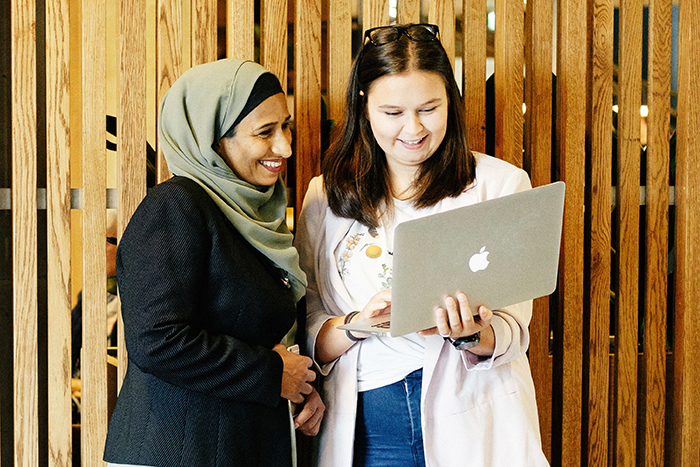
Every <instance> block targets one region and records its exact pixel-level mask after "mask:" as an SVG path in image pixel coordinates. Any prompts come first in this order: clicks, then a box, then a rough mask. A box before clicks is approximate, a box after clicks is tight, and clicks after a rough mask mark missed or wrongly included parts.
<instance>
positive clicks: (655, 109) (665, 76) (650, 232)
mask: <svg viewBox="0 0 700 467" xmlns="http://www.w3.org/2000/svg"><path fill="white" fill-rule="evenodd" d="M671 8H672V2H671V0H651V1H650V2H649V47H648V48H649V58H648V63H649V65H648V67H647V70H648V71H647V76H648V78H647V80H648V81H647V82H648V84H647V102H648V107H649V116H648V118H647V127H648V130H647V143H648V146H647V161H646V162H647V164H646V169H647V171H646V217H645V218H646V232H645V239H646V263H645V265H644V275H645V277H646V287H645V288H644V315H645V317H644V322H645V330H644V348H643V358H644V369H645V373H644V374H640V378H641V382H642V387H643V388H644V391H643V393H642V394H640V401H639V406H640V410H641V416H640V424H639V426H638V427H637V432H638V433H640V435H639V436H638V442H639V443H641V444H642V445H643V446H644V448H643V451H642V450H637V452H643V454H642V459H641V460H643V464H642V463H641V462H638V465H644V466H647V467H652V466H657V465H663V464H664V454H665V446H664V444H665V443H662V442H659V441H660V440H663V439H665V426H664V422H665V419H666V417H665V414H666V335H667V334H666V333H667V329H666V314H667V309H668V306H667V291H668V269H669V260H668V250H669V248H668V241H669V227H668V221H669V207H668V204H669V195H668V190H669V167H670V148H669V141H668V134H669V123H670V109H669V105H668V103H669V101H670V94H671V92H670V91H671V69H670V67H669V66H668V64H669V63H670V62H671ZM640 428H641V429H640Z"/></svg>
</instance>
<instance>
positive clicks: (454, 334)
mask: <svg viewBox="0 0 700 467" xmlns="http://www.w3.org/2000/svg"><path fill="white" fill-rule="evenodd" d="M478 311H479V314H478V315H472V312H471V309H470V308H469V301H468V300H467V296H466V295H465V294H464V293H462V292H458V293H457V299H456V300H455V298H454V297H452V296H447V297H445V308H442V307H436V308H435V322H436V323H437V326H435V327H433V328H429V329H425V330H423V331H418V334H420V335H422V336H429V335H433V334H440V335H441V336H442V337H449V338H450V339H459V338H460V337H467V336H473V335H474V334H476V333H480V339H479V345H477V346H475V347H472V348H470V349H469V350H470V351H471V352H472V353H474V354H476V355H481V356H489V355H491V354H493V349H494V347H495V338H494V334H493V328H492V327H491V319H492V318H493V312H492V311H491V310H490V309H488V308H487V307H485V306H483V305H481V306H480V307H479V309H478Z"/></svg>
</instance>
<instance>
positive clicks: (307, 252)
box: [294, 177, 343, 375]
mask: <svg viewBox="0 0 700 467" xmlns="http://www.w3.org/2000/svg"><path fill="white" fill-rule="evenodd" d="M327 206H328V202H327V201H326V197H325V194H324V192H323V179H322V178H321V177H316V178H314V179H312V180H311V183H310V184H309V189H308V191H307V192H306V197H305V198H304V204H303V207H302V210H301V212H300V214H299V221H298V224H297V230H296V235H295V239H294V245H295V246H296V248H297V250H298V251H299V264H300V266H301V269H302V270H303V271H304V273H305V274H306V278H307V281H308V285H307V287H306V331H307V332H306V337H307V342H306V345H307V350H308V352H309V356H310V357H311V358H312V359H313V361H314V364H315V366H316V369H317V370H319V371H320V372H321V374H323V375H327V374H328V372H329V371H330V369H331V368H332V367H333V365H334V363H335V362H331V363H329V364H326V365H320V364H319V363H318V362H317V361H316V338H317V337H318V333H319V331H320V330H321V327H322V326H323V324H324V323H325V322H326V321H328V320H329V319H331V318H333V317H334V316H337V315H341V314H343V312H342V311H340V310H339V309H338V310H336V315H334V314H331V313H329V312H328V311H327V310H326V307H325V306H324V301H323V299H322V293H323V288H324V283H323V279H324V278H323V274H322V272H321V271H320V270H319V268H320V267H321V261H326V259H325V257H323V258H321V257H320V255H324V254H325V248H324V247H323V245H324V244H325V241H326V238H325V232H326V226H325V215H326V208H327ZM327 302H329V303H327V304H328V305H329V306H333V305H335V303H333V302H332V301H328V300H327Z"/></svg>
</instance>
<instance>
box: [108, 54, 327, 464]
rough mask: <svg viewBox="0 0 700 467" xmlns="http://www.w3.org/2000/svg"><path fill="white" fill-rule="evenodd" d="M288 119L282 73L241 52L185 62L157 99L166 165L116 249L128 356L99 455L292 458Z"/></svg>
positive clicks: (306, 416) (301, 377) (149, 460)
mask: <svg viewBox="0 0 700 467" xmlns="http://www.w3.org/2000/svg"><path fill="white" fill-rule="evenodd" d="M290 119H291V117H290V114H289V110H288V109H287V100H286V97H285V95H284V92H283V91H282V87H281V86H280V84H279V81H278V80H277V78H276V77H275V76H274V75H272V74H271V73H270V72H268V71H267V70H266V69H265V68H263V67H262V66H260V65H258V64H256V63H254V62H250V61H243V60H235V59H225V60H220V61H217V62H213V63H207V64H204V65H199V66H196V67H193V68H191V69H189V70H188V71H186V72H185V73H183V75H182V76H181V77H180V78H179V79H178V80H177V81H176V82H175V83H174V84H173V86H172V87H171V89H170V90H169V91H168V92H167V93H166V95H165V97H164V98H163V101H162V103H161V108H160V114H159V121H158V135H159V140H160V147H161V148H162V150H163V154H164V156H165V160H166V161H167V163H168V169H170V171H171V172H172V173H173V174H174V177H173V178H171V179H169V180H167V181H165V182H163V183H161V184H159V185H157V186H155V187H154V188H153V189H152V190H150V191H149V193H148V194H147V196H146V198H145V199H144V200H143V201H142V202H141V204H140V205H139V207H138V209H137V210H136V212H135V213H134V215H133V217H132V218H131V220H130V222H129V225H128V226H127V227H126V229H125V231H124V235H123V236H122V238H121V240H120V243H119V248H118V250H117V275H118V278H119V295H120V297H121V300H122V315H123V322H124V335H125V340H126V347H127V351H128V357H129V364H128V367H127V371H126V377H125V379H124V383H123V385H122V388H121V391H120V393H119V398H118V400H117V404H116V407H115V409H114V413H113V414H112V418H111V420H110V425H109V431H108V434H107V442H106V447H105V454H104V458H105V460H106V461H107V462H108V463H109V464H108V466H110V467H112V466H115V467H116V466H123V465H138V466H152V467H175V466H180V467H193V466H196V467H234V466H246V467H247V466H269V467H278V466H292V465H294V462H293V440H294V439H295V436H294V428H297V429H299V430H300V431H301V432H303V433H305V434H307V435H314V434H316V433H317V431H318V427H319V424H320V421H321V418H322V416H323V411H324V405H323V402H321V399H320V397H319V395H318V393H317V392H316V391H315V389H314V387H313V386H312V382H313V380H314V379H315V373H314V372H313V371H312V370H311V369H310V367H311V364H312V362H311V359H310V358H308V357H305V356H301V355H297V354H295V353H294V352H293V351H289V350H288V349H287V345H282V344H281V342H282V341H283V339H284V338H285V336H288V333H289V332H290V330H291V329H293V326H294V323H295V319H296V304H297V301H298V300H299V299H300V298H301V297H302V296H303V295H304V292H305V285H306V279H305V276H304V273H303V272H302V271H301V269H300V268H299V256H298V253H297V251H296V249H295V248H294V247H293V245H292V235H291V233H290V232H289V230H288V229H287V226H286V217H285V213H286V208H287V192H286V188H285V185H284V183H283V182H282V180H281V179H280V172H281V171H282V169H283V168H284V165H285V160H286V159H287V158H288V157H289V156H290V155H291V154H292V148H291V146H290V143H291V140H292V135H291V130H290V127H289V125H290ZM288 401H291V402H293V403H298V404H299V413H298V415H296V417H295V418H294V419H292V418H291V413H290V404H289V402H288Z"/></svg>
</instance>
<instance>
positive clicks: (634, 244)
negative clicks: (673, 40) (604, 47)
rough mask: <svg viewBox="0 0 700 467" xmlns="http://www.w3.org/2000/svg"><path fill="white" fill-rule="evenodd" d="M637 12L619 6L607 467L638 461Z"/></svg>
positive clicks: (629, 3) (633, 3)
mask: <svg viewBox="0 0 700 467" xmlns="http://www.w3.org/2000/svg"><path fill="white" fill-rule="evenodd" d="M642 7H643V4H642V2H640V1H637V0H622V1H621V2H620V22H619V24H620V26H619V27H620V46H619V50H618V57H619V63H618V98H617V103H618V108H619V111H618V114H617V155H616V156H617V180H618V182H617V207H616V209H617V217H616V219H615V220H616V221H617V222H618V223H619V224H618V232H619V241H618V243H617V245H616V246H615V248H616V249H617V255H618V273H617V278H614V279H617V284H618V287H617V297H616V299H617V300H616V308H617V310H616V311H617V317H616V318H617V319H616V329H615V336H616V339H615V353H616V358H615V368H614V371H615V379H614V384H613V392H614V394H613V395H614V399H615V400H616V401H617V402H616V404H615V405H614V406H613V407H611V408H610V410H611V411H612V412H613V417H612V420H613V423H612V427H613V429H614V430H613V434H614V438H613V439H614V446H613V447H612V450H611V452H610V453H608V455H609V457H610V461H611V465H617V466H620V467H622V466H634V465H635V464H636V458H637V443H636V440H637V436H636V435H637V354H638V342H639V339H638V337H639V336H638V329H639V312H638V310H639V271H640V260H639V252H640V250H639V240H640V212H639V183H640V172H641V161H640V152H641V143H640V123H639V122H640V113H639V108H640V105H641V102H642V37H643V35H642V19H643V18H642V15H643V10H642ZM611 13H612V12H611ZM611 58H612V54H611ZM608 113H610V112H608ZM608 133H609V131H608ZM614 279H613V280H614ZM601 337H605V336H601Z"/></svg>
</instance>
